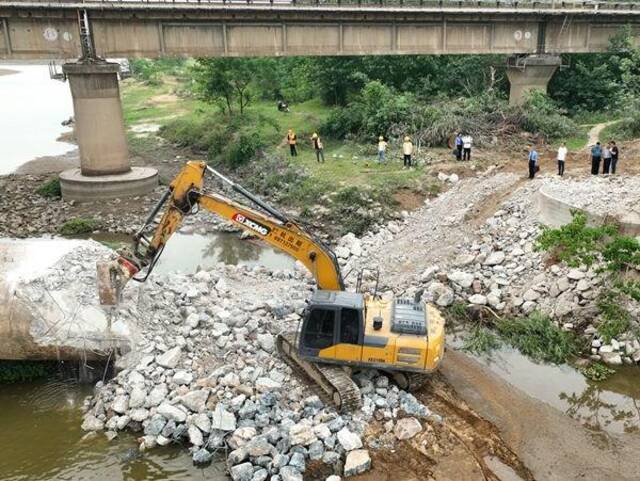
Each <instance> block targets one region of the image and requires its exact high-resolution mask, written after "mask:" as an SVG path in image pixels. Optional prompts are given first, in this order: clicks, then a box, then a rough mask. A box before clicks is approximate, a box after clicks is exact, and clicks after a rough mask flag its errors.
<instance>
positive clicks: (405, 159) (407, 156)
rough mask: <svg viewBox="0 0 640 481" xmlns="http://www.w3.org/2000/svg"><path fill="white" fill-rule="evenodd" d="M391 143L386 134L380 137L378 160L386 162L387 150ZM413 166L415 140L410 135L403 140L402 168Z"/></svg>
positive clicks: (381, 162)
mask: <svg viewBox="0 0 640 481" xmlns="http://www.w3.org/2000/svg"><path fill="white" fill-rule="evenodd" d="M388 146H389V144H388V143H387V141H386V140H385V138H384V136H382V135H381V136H380V137H378V162H379V163H380V164H383V163H385V162H386V160H387V159H386V152H387V147H388ZM411 167H413V142H412V141H411V137H409V136H408V135H407V136H405V138H404V139H403V141H402V168H403V169H410V168H411Z"/></svg>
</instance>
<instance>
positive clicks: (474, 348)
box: [462, 325, 500, 354]
mask: <svg viewBox="0 0 640 481" xmlns="http://www.w3.org/2000/svg"><path fill="white" fill-rule="evenodd" d="M499 347H500V340H499V339H498V337H497V336H496V335H495V334H494V333H493V332H492V331H491V330H489V329H487V328H486V327H484V326H480V325H476V326H475V327H473V329H471V331H470V332H469V334H468V335H467V337H465V339H464V344H463V345H462V349H464V350H465V351H469V352H473V353H475V354H484V353H488V352H491V351H493V350H494V349H497V348H499Z"/></svg>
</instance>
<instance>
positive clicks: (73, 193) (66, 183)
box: [60, 61, 157, 201]
mask: <svg viewBox="0 0 640 481" xmlns="http://www.w3.org/2000/svg"><path fill="white" fill-rule="evenodd" d="M119 68H120V66H119V65H118V64H117V63H109V62H103V61H93V62H78V63H67V64H64V65H63V67H62V69H63V72H64V73H65V75H66V77H67V78H68V80H69V85H70V87H71V96H72V97H73V111H74V119H75V134H76V139H77V141H78V147H79V150H80V168H79V169H71V170H67V171H65V172H63V173H62V174H61V175H60V186H61V189H62V196H63V197H64V198H65V199H67V200H76V201H90V200H100V199H111V198H117V197H127V196H133V195H141V194H144V193H148V192H150V191H151V190H153V188H154V187H155V186H156V185H157V172H156V171H155V170H154V169H149V168H139V167H138V168H136V167H134V168H132V167H131V163H130V161H129V149H128V148H127V138H126V133H125V128H124V120H123V117H122V104H121V102H120V90H119V86H118V70H119Z"/></svg>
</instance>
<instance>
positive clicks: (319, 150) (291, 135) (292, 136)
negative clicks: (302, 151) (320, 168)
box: [287, 129, 324, 163]
mask: <svg viewBox="0 0 640 481" xmlns="http://www.w3.org/2000/svg"><path fill="white" fill-rule="evenodd" d="M311 143H312V145H313V150H314V151H315V153H316V161H317V162H318V163H321V162H324V146H323V145H322V140H320V136H319V135H318V134H317V133H316V132H314V133H313V135H312V136H311ZM287 144H289V152H290V153H291V157H297V156H298V136H297V135H296V133H295V132H294V131H293V129H289V131H288V132H287Z"/></svg>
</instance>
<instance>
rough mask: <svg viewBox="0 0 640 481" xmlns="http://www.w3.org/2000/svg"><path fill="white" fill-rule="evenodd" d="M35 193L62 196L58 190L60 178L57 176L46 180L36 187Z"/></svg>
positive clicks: (53, 196) (45, 195)
mask: <svg viewBox="0 0 640 481" xmlns="http://www.w3.org/2000/svg"><path fill="white" fill-rule="evenodd" d="M36 193H38V194H40V195H41V196H42V197H48V198H55V197H60V196H62V191H61V190H60V179H59V178H58V177H54V178H53V179H49V180H48V181H47V182H45V183H44V184H42V185H41V186H40V187H38V190H36Z"/></svg>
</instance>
